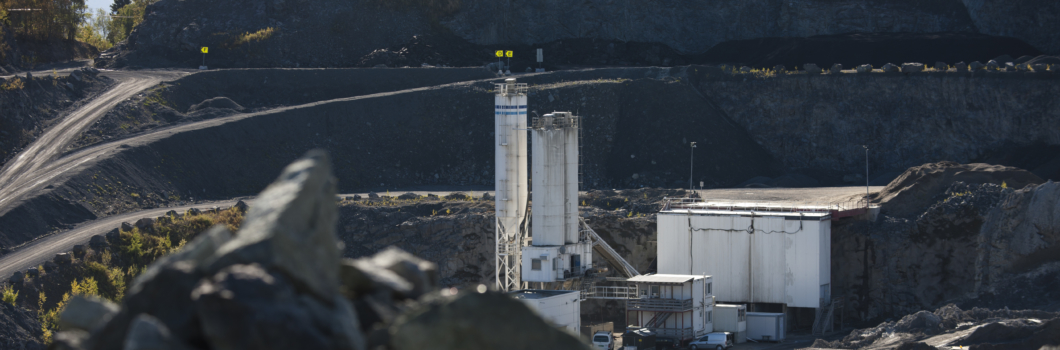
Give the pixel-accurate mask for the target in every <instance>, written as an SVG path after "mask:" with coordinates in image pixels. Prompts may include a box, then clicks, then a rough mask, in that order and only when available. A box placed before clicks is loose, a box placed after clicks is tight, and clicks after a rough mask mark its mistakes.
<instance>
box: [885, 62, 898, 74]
mask: <svg viewBox="0 0 1060 350" xmlns="http://www.w3.org/2000/svg"><path fill="white" fill-rule="evenodd" d="M882 69H883V72H884V73H898V66H896V65H893V64H890V63H888V64H885V65H883V68H882Z"/></svg>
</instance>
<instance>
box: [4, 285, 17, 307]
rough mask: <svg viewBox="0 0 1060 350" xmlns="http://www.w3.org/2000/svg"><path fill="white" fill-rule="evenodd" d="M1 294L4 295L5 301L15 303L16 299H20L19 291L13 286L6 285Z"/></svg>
mask: <svg viewBox="0 0 1060 350" xmlns="http://www.w3.org/2000/svg"><path fill="white" fill-rule="evenodd" d="M0 294H2V295H3V299H4V302H5V303H8V304H11V305H15V300H18V291H17V290H15V288H12V287H11V286H4V290H3V291H0Z"/></svg>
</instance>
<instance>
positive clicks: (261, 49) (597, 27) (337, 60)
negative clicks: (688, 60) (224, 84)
mask: <svg viewBox="0 0 1060 350" xmlns="http://www.w3.org/2000/svg"><path fill="white" fill-rule="evenodd" d="M402 4H408V3H402ZM966 6H967V7H966ZM1056 6H1057V5H1055V4H1052V3H1049V4H1046V3H1045V2H1042V1H1035V0H1022V1H1017V2H1016V3H1013V2H1004V1H997V0H964V1H963V3H962V2H961V1H958V0H944V1H933V2H930V3H915V4H913V3H910V2H909V1H906V0H871V1H857V0H841V1H833V0H810V1H802V2H798V3H793V2H790V1H780V0H750V1H740V2H735V3H728V4H715V3H673V2H667V1H648V2H638V1H618V2H615V1H606V0H591V1H585V2H579V3H569V4H563V6H555V5H554V4H550V3H546V2H541V1H534V2H530V3H522V4H519V5H511V6H510V5H509V4H506V3H499V2H495V1H486V0H471V1H462V2H431V3H427V4H419V5H401V4H396V3H388V2H384V1H360V2H342V1H336V0H319V1H312V2H305V3H301V2H299V3H297V4H296V3H293V2H291V1H287V0H279V1H270V2H251V1H246V0H243V1H228V2H216V1H205V0H193V1H176V0H164V1H160V2H158V3H156V4H153V5H151V6H149V7H148V9H147V13H146V15H145V20H144V22H143V24H141V25H140V26H139V27H137V29H136V31H134V32H133V33H132V34H131V35H130V37H129V39H128V40H127V41H126V42H124V43H123V44H121V45H118V47H117V48H116V49H114V52H116V53H118V55H117V57H116V58H103V59H100V61H99V64H101V65H105V66H123V65H126V64H129V63H130V62H132V63H134V64H137V65H144V64H147V65H149V66H150V65H167V64H169V65H172V64H178V65H186V66H195V65H198V64H200V60H201V59H202V57H201V55H200V54H199V47H202V46H207V47H211V48H212V49H211V50H210V52H211V53H210V54H209V56H208V57H207V60H206V62H207V65H211V66H224V67H248V66H251V67H310V66H311V67H329V66H330V67H336V66H352V65H355V64H358V63H359V62H360V61H361V60H359V58H361V57H369V56H372V55H373V54H376V53H374V52H373V51H377V50H384V51H385V49H386V48H389V47H392V46H394V45H399V44H402V43H405V42H406V41H408V40H409V39H410V38H412V39H413V40H415V37H417V36H424V35H427V36H430V35H436V34H438V33H439V32H451V33H453V34H455V35H456V36H457V37H459V38H461V39H463V40H466V41H467V42H470V43H472V44H477V45H502V44H503V45H531V44H542V43H549V42H557V41H561V40H570V39H579V38H586V39H596V40H615V41H618V42H620V43H624V42H640V43H658V44H661V45H665V46H668V47H669V48H672V49H673V50H676V51H677V52H679V53H681V54H697V53H702V52H704V51H706V50H707V49H709V48H711V47H713V46H715V45H717V44H719V43H722V42H725V41H730V40H741V39H758V38H771V37H810V36H815V35H832V34H842V33H901V32H910V33H937V32H972V33H974V32H982V33H985V34H991V35H998V36H1014V37H1016V38H1020V39H1024V40H1026V41H1028V42H1030V43H1031V44H1032V45H1035V46H1036V47H1038V48H1039V49H1041V50H1043V51H1047V52H1053V51H1056V50H1058V49H1060V42H1058V41H1057V39H1055V38H1052V37H1050V34H1048V33H1051V32H1055V29H1056V28H1055V24H1054V23H1056V22H1060V21H1055V20H1054V18H1053V17H1055V16H1052V15H1050V16H1041V15H1038V13H1041V12H1039V11H1045V12H1047V13H1056V12H1057V11H1056V8H1055V7H1056ZM1050 10H1051V11H1052V12H1048V11H1050ZM634 14H635V15H634ZM734 23H735V25H734ZM432 26H433V27H434V28H443V29H442V30H436V29H433V28H432ZM1043 26H1044V27H1043ZM249 34H255V35H249ZM336 41H338V42H342V43H343V44H342V45H338V46H335V45H329V43H332V42H336ZM440 49H442V50H444V48H440ZM489 53H490V52H489V51H488V50H483V52H482V55H483V56H486V57H488V56H487V55H488V54H489ZM145 58H146V59H145ZM370 61H371V60H370ZM482 61H483V62H486V61H488V59H483V60H482ZM409 63H414V64H419V62H409ZM659 63H663V64H665V65H668V64H669V63H665V62H663V61H662V60H659ZM373 65H376V64H375V63H371V64H368V65H366V66H373Z"/></svg>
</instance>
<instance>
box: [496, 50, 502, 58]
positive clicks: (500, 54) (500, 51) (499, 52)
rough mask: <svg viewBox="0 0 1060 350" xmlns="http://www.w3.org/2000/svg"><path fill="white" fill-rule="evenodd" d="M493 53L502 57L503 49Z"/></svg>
mask: <svg viewBox="0 0 1060 350" xmlns="http://www.w3.org/2000/svg"><path fill="white" fill-rule="evenodd" d="M494 54H495V55H497V57H504V51H503V50H497V52H495V53H494Z"/></svg>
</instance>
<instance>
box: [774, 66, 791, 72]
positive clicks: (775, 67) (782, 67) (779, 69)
mask: <svg viewBox="0 0 1060 350" xmlns="http://www.w3.org/2000/svg"><path fill="white" fill-rule="evenodd" d="M773 70H774V71H776V72H777V73H784V72H786V71H787V70H788V68H787V67H784V65H783V64H778V65H776V66H774V67H773Z"/></svg>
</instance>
